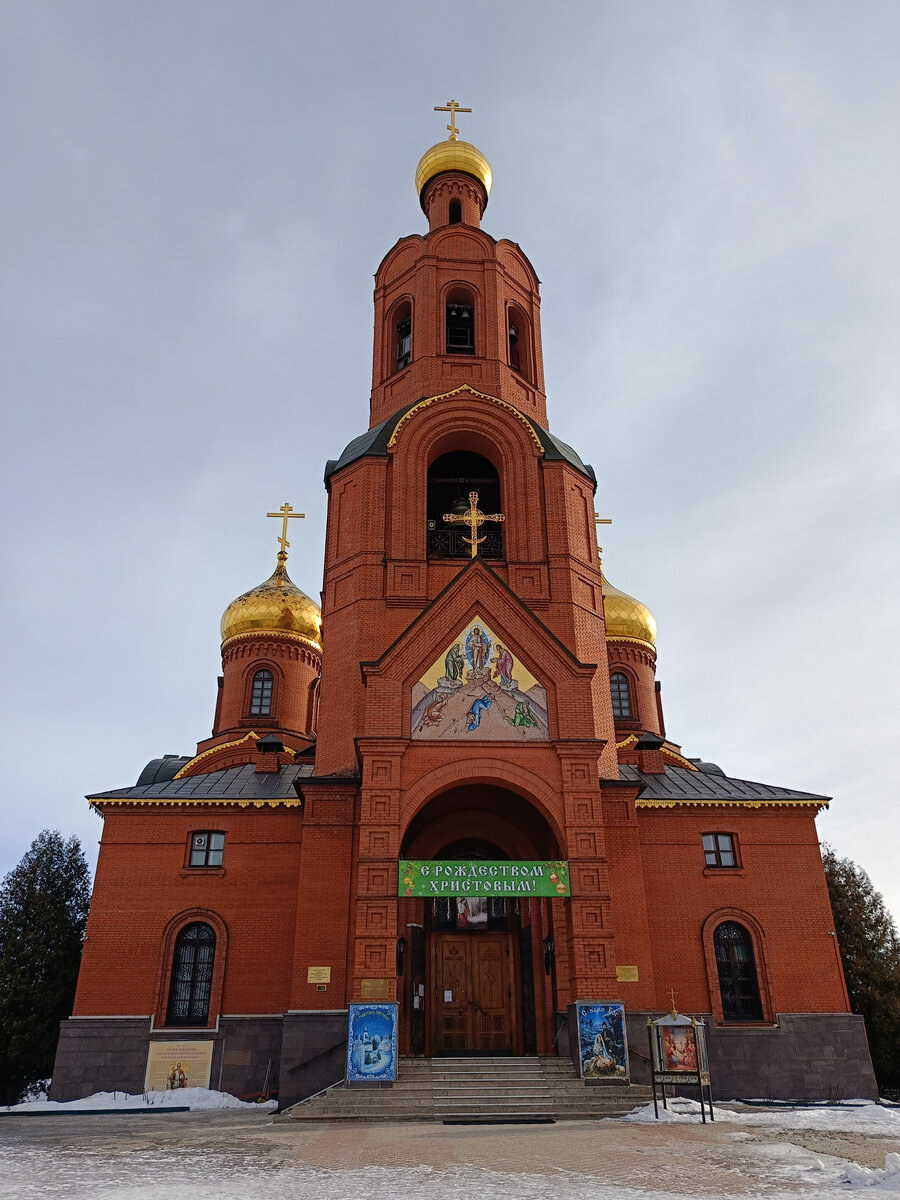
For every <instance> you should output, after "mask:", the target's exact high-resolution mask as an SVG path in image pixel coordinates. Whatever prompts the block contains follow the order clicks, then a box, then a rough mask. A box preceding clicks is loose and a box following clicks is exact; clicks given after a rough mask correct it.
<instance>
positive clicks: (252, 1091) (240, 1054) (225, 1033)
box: [210, 1016, 284, 1100]
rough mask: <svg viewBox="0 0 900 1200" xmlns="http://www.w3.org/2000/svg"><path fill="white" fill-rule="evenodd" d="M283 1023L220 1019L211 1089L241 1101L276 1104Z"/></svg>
mask: <svg viewBox="0 0 900 1200" xmlns="http://www.w3.org/2000/svg"><path fill="white" fill-rule="evenodd" d="M283 1020H284V1018H283V1017H280V1016H278V1017H222V1019H221V1020H220V1021H219V1036H220V1039H221V1041H220V1044H219V1045H218V1046H216V1049H215V1050H214V1051H213V1070H212V1076H211V1079H212V1082H211V1084H210V1086H211V1087H214V1088H218V1089H220V1090H221V1091H223V1092H230V1093H231V1095H232V1096H237V1097H238V1099H240V1100H260V1099H273V1100H277V1099H278V1098H279V1097H278V1072H279V1067H280V1064H281V1035H282V1022H283ZM220 1079H221V1082H219V1080H220Z"/></svg>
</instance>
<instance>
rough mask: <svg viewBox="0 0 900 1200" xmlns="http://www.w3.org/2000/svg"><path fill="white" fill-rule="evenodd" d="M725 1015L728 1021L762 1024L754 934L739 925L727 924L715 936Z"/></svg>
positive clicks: (722, 925)
mask: <svg viewBox="0 0 900 1200" xmlns="http://www.w3.org/2000/svg"><path fill="white" fill-rule="evenodd" d="M713 943H714V945H715V950H716V966H717V967H718V971H719V991H720V993H721V995H722V1015H723V1016H724V1018H725V1020H726V1021H761V1020H762V1003H761V1001H760V998H759V981H758V980H757V977H756V962H755V960H754V957H753V941H752V939H751V937H750V934H749V933H748V932H747V930H746V929H745V928H744V927H743V925H738V923H737V921H723V922H722V924H721V925H717V926H716V931H715V933H714V934H713Z"/></svg>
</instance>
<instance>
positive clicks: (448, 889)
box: [397, 858, 572, 897]
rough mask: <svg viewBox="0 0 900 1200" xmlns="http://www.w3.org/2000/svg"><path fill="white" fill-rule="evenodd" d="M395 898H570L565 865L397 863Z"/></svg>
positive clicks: (461, 861)
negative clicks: (397, 874) (397, 879)
mask: <svg viewBox="0 0 900 1200" xmlns="http://www.w3.org/2000/svg"><path fill="white" fill-rule="evenodd" d="M397 894H398V896H557V897H558V896H570V895H571V894H572V893H571V892H570V891H569V864H568V863H567V862H562V861H561V862H509V861H505V862H488V861H486V860H485V859H480V858H461V859H452V860H450V861H447V862H440V861H437V860H434V861H425V860H422V859H405V860H402V861H401V862H400V879H399V888H398V892H397Z"/></svg>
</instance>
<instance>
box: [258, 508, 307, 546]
mask: <svg viewBox="0 0 900 1200" xmlns="http://www.w3.org/2000/svg"><path fill="white" fill-rule="evenodd" d="M266 516H267V517H281V537H280V538H279V539H278V544H279V545H280V546H281V549H280V550H279V552H278V553H279V554H283V555H284V557H285V558H287V550H288V546H289V545H290V544H291V543H290V542H289V541H288V540H287V531H288V521H290V519H291V517H305V516H306V513H298V512H294V509H293V507H292V505H290V504H288V502H287V500H285V502H284V504H282V506H281V508H279V510H278V512H273V513H266Z"/></svg>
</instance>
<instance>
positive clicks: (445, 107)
mask: <svg viewBox="0 0 900 1200" xmlns="http://www.w3.org/2000/svg"><path fill="white" fill-rule="evenodd" d="M434 111H435V112H448V113H449V114H450V124H449V125H448V126H447V128H448V129H449V130H450V138H449V140H450V141H451V142H458V141H459V130H458V129H457V128H456V114H457V113H458V112H471V111H472V110H471V108H462V107H461V106H460V105H459V104H457V103H456V101H455V100H448V101H447V103H446V104H436V105H435V106H434Z"/></svg>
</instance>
